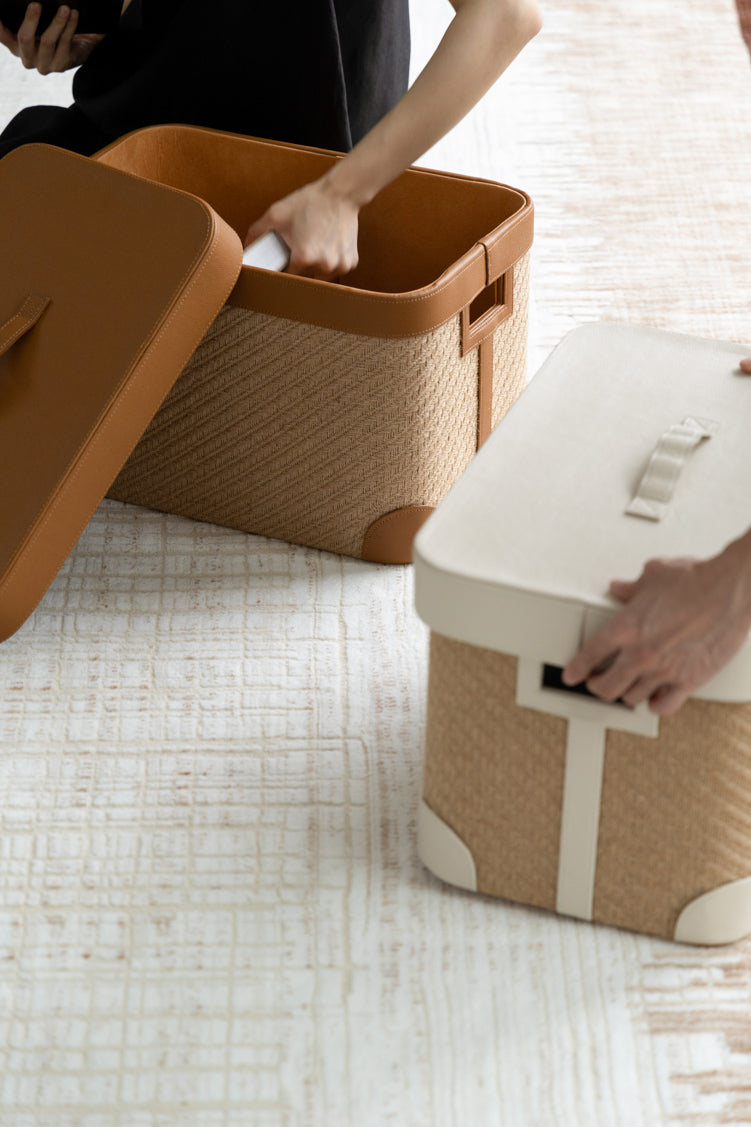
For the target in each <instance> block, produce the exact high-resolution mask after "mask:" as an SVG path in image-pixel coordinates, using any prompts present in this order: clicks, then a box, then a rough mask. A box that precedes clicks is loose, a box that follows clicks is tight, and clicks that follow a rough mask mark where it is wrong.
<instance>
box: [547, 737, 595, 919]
mask: <svg viewBox="0 0 751 1127" xmlns="http://www.w3.org/2000/svg"><path fill="white" fill-rule="evenodd" d="M605 734H606V728H605V727H604V726H603V725H602V724H598V723H592V722H591V721H589V720H578V719H573V718H572V719H570V720H569V722H568V737H567V743H566V774H565V778H564V786H563V813H562V817H561V845H560V855H559V860H558V895H557V899H556V910H557V911H558V912H562V913H563V914H564V915H567V916H578V917H579V918H580V919H583V920H591V919H592V904H593V901H594V891H595V870H596V868H597V835H598V832H599V827H600V796H601V793H602V771H603V764H604V760H605Z"/></svg>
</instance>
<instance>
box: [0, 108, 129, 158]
mask: <svg viewBox="0 0 751 1127" xmlns="http://www.w3.org/2000/svg"><path fill="white" fill-rule="evenodd" d="M110 140H112V138H111V137H107V135H106V134H104V133H101V132H100V131H99V130H98V129H97V127H96V126H95V125H94V123H93V122H92V121H90V120H89V119H88V117H86V116H85V115H84V114H82V113H81V111H80V110H79V109H78V108H77V107H76V106H68V108H67V109H64V108H63V107H62V106H27V108H26V109H25V110H21V112H20V113H17V114H16V116H15V117H14V118H13V119H12V121H11V122H10V124H9V125H8V126H7V128H6V129H5V130H4V131H3V132H2V133H0V157H4V156H6V154H7V153H9V152H12V150H13V149H17V148H18V146H19V145H28V144H30V143H31V142H32V141H43V142H44V143H45V144H47V145H57V146H58V147H59V148H61V149H69V150H70V151H71V152H72V153H82V154H83V155H84V156H87V157H89V156H91V154H92V153H95V152H96V151H97V149H102V148H104V146H105V145H106V144H107V143H108V142H109V141H110Z"/></svg>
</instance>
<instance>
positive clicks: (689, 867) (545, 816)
mask: <svg viewBox="0 0 751 1127" xmlns="http://www.w3.org/2000/svg"><path fill="white" fill-rule="evenodd" d="M516 666H517V661H516V658H514V657H511V656H509V655H506V654H501V653H496V652H494V651H492V650H486V649H482V648H480V647H477V646H470V645H466V644H464V643H462V642H455V641H451V640H449V639H446V638H443V637H440V636H439V635H436V634H433V635H432V637H431V650H430V677H429V689H428V724H427V749H426V762H425V775H424V797H425V800H426V802H427V803H428V805H429V806H430V807H431V808H432V809H433V810H434V811H435V813H436V814H438V815H439V817H441V818H442V819H443V820H444V821H445V822H446V823H447V824H448V825H449V826H450V827H451V828H452V829H453V830H454V831H455V833H457V834H458V835H459V836H460V837H461V839H462V840H463V841H464V843H465V844H466V845H467V847H468V848H469V850H470V852H471V853H472V855H473V857H474V860H475V865H476V867H477V878H478V890H479V891H480V892H484V893H489V894H491V895H493V896H502V897H504V898H506V899H510V900H518V901H522V902H524V903H528V904H536V905H538V906H541V907H546V908H555V901H556V885H557V877H558V856H559V838H560V825H561V805H562V798H563V777H564V769H565V751H566V738H567V721H565V720H563V719H560V718H558V717H555V716H551V715H548V714H546V713H543V712H537V711H535V710H533V709H528V708H522V707H520V706H519V705H517V704H516V703H515V696H516ZM748 876H751V705H747V704H720V703H716V702H711V701H700V700H689V701H688V702H687V703H686V704H685V705H684V706H683V707H682V708H681V709H680V711H679V712H678V713H677V714H676V715H675V716H671V717H667V718H665V719H663V720H661V721H660V734H659V737H658V738H657V739H650V738H647V737H645V736H638V735H632V734H630V733H626V732H617V731H608V733H607V736H606V742H605V767H604V773H603V786H602V800H601V808H600V829H599V836H598V852H597V870H596V875H595V895H594V909H593V917H594V919H596V920H599V921H600V922H603V923H610V924H616V925H618V926H620V927H627V928H631V929H633V930H635V931H640V932H645V933H648V934H653V935H661V936H665V937H667V938H672V937H673V934H674V932H675V925H676V922H677V920H678V916H679V915H680V912H681V911H682V909H683V908H684V907H685V906H686V905H687V904H688V903H690V902H691V901H692V900H694V899H695V898H696V897H698V896H701V895H702V894H703V893H705V892H708V891H710V890H711V889H714V888H717V887H718V886H719V885H722V884H726V883H727V882H729V881H734V880H740V879H742V878H744V877H748Z"/></svg>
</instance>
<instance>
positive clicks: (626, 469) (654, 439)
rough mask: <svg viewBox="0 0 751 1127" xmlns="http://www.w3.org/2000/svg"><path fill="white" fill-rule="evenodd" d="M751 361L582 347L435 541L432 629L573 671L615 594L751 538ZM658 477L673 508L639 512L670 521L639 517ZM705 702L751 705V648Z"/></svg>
mask: <svg viewBox="0 0 751 1127" xmlns="http://www.w3.org/2000/svg"><path fill="white" fill-rule="evenodd" d="M750 352H751V349H749V346H747V345H739V344H733V343H725V342H718V341H710V340H703V339H697V338H695V337H690V336H685V335H682V334H677V333H669V332H665V331H663V330H659V329H652V328H646V327H642V326H634V325H623V324H617V323H598V324H590V325H584V326H581V327H580V328H578V329H575V330H573V331H572V332H571V333H569V334H568V335H567V336H566V337H565V338H564V340H563V341H562V342H561V343H560V344H559V345H558V347H557V348H556V349H555V351H554V352H553V353H552V354H551V356H550V357H549V358H548V360H547V361H546V362H545V364H544V365H543V367H542V368H541V369H540V372H539V373H538V375H537V376H536V377H535V378H534V380H533V381H532V383H531V384H530V385H529V387H528V388H527V389H526V390H525V392H524V394H523V395H522V396H521V398H520V399H519V400H518V401H517V403H516V404H515V405H514V406H513V407H512V408H511V410H510V411H509V413H508V414H507V415H506V416H505V418H504V419H503V421H502V422H501V424H500V425H499V426H498V427H497V428H496V430H495V431H494V433H493V435H492V436H491V437H490V439H489V440H488V441H487V442H486V443H485V445H484V446H483V447H482V449H481V450H480V451H479V453H478V454H477V456H476V458H475V459H474V461H473V462H472V464H471V465H470V466H469V468H468V469H467V471H466V472H465V474H464V475H463V476H462V477H461V479H460V480H459V481H458V482H457V484H456V485H455V486H454V488H453V489H452V490H451V492H450V493H449V495H448V496H447V497H446V498H445V500H444V501H443V502H442V503H441V504H440V505H439V507H438V509H437V510H436V512H435V513H434V514H433V516H432V517H431V518H430V519H429V520H428V522H427V523H426V524H425V526H424V527H423V529H422V530H421V531H420V533H419V535H418V537H417V539H416V542H415V549H414V561H415V587H416V604H417V610H418V613H419V614H420V616H421V618H423V620H424V621H425V622H426V623H427V624H428V625H429V626H430V627H431V628H432V629H433V630H435V631H437V632H438V633H441V634H444V635H446V636H447V637H449V638H454V639H456V640H458V641H464V642H469V643H472V644H474V645H477V646H484V647H487V648H489V649H494V650H499V651H501V652H505V653H513V654H518V655H520V656H524V657H530V658H537V659H539V660H541V661H545V662H550V663H551V664H556V665H565V664H566V662H567V661H568V660H569V659H570V658H571V657H572V656H573V654H574V653H575V652H576V650H577V649H578V648H579V646H580V644H581V642H582V641H583V640H584V638H585V637H588V636H589V635H591V634H592V633H593V631H594V630H595V629H597V628H598V627H599V626H600V625H601V624H602V622H603V621H604V620H605V619H606V618H607V617H608V616H609V615H610V614H612V613H613V611H614V610H615V609H617V608H618V606H619V605H620V604H618V603H617V601H616V600H615V599H613V598H612V597H611V596H610V595H609V594H608V590H607V589H608V584H609V581H610V580H611V579H614V578H619V579H635V578H636V577H637V576H638V575H639V574H640V572H641V570H642V567H643V565H644V563H645V562H646V561H647V560H648V559H651V558H653V557H656V556H694V557H699V558H706V557H707V556H711V555H714V554H716V553H717V552H719V551H720V550H721V549H722V548H723V547H724V546H725V545H726V544H727V543H728V542H729V541H730V540H732V539H735V538H736V537H737V536H739V535H740V534H741V533H742V532H744V531H745V530H746V529H747V528H748V527H749V526H750V525H751V487H750V486H749V482H751V377H749V376H745V375H743V373H741V372H740V370H739V367H738V363H739V361H740V360H741V359H742V358H743V357H744V356H747V355H749V353H750ZM671 428H672V429H671ZM697 428H698V429H697ZM692 431H696V433H695V435H694V436H693V437H692ZM702 434H706V435H708V437H706V438H701V435H702ZM676 450H678V451H679V452H680V457H678V458H676V456H675V454H676ZM655 452H656V454H655V457H654V458H653V457H652V455H653V453H655ZM681 463H682V464H681ZM648 469H649V475H650V476H649V478H648V480H647V482H646V483H644V485H643V488H644V489H645V490H646V492H647V494H650V495H654V494H655V492H657V493H659V492H660V491H661V490H663V491H664V495H669V494H671V492H672V496H670V497H669V499H668V500H667V501H666V502H665V503H664V504H660V503H659V502H657V503H652V502H651V501H650V500H649V498H648V499H647V500H646V501H641V502H637V504H636V507H637V508H640V509H642V510H647V511H648V510H649V509H650V508H652V509H654V510H655V512H656V513H657V514H658V515H659V513H660V510H662V512H661V515H660V519H647V518H645V517H644V516H638V515H631V514H627V513H626V511H625V510H626V509H627V507H629V505H630V504H631V502H632V500H633V499H634V497H635V495H636V494H637V492H638V490H639V488H640V483H642V481H643V478H644V476H645V471H647V470H648ZM653 515H655V514H653ZM694 695H695V696H697V697H701V698H703V699H708V700H722V701H745V700H751V645H749V643H748V642H747V643H746V644H745V645H744V647H743V648H742V649H741V650H740V652H739V653H738V654H737V655H736V657H735V658H734V659H733V660H732V661H731V662H730V663H729V664H728V665H727V666H726V667H725V669H723V670H722V671H721V672H720V673H719V674H718V675H717V676H716V677H714V678H713V679H712V681H710V682H709V683H708V684H707V685H705V686H703V687H702V689H700V690H699V691H698V692H697V693H695V694H694Z"/></svg>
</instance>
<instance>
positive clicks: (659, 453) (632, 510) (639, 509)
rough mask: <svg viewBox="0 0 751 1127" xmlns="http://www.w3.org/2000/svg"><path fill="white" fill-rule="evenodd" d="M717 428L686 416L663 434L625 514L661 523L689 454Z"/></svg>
mask: <svg viewBox="0 0 751 1127" xmlns="http://www.w3.org/2000/svg"><path fill="white" fill-rule="evenodd" d="M719 426H720V424H719V423H716V422H715V421H714V419H700V418H697V417H696V416H694V415H689V417H688V418H687V419H684V420H683V422H682V423H674V424H673V426H672V427H670V429H669V430H666V431H665V433H664V434H663V435H662V437H661V439H660V441H659V442H658V443H657V446H656V447H655V448H654V451H653V452H652V456H651V458H650V459H649V462H648V463H647V468H646V470H645V471H644V476H643V477H642V479H641V481H640V482H639V488H638V489H637V491H636V493H635V494H634V497H633V499H632V501H631V503H630V504H629V505H628V506H627V507H626V510H625V511H626V512H627V513H628V514H629V515H630V516H633V517H646V519H647V520H661V519H662V517H663V516H664V515H665V511H666V509H667V507H668V505H669V503H670V499H671V498H672V496H673V491H674V490H675V486H676V483H677V481H678V478H679V476H680V473H681V470H682V469H683V466H684V464H685V462H686V459H687V458H688V456H689V454H690V453H691V451H692V450H694V449H695V447H697V446H698V445H699V443H700V442H701V441H702V439H705V438H711V437H712V435H713V434H716V433H717V431H718V429H719Z"/></svg>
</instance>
